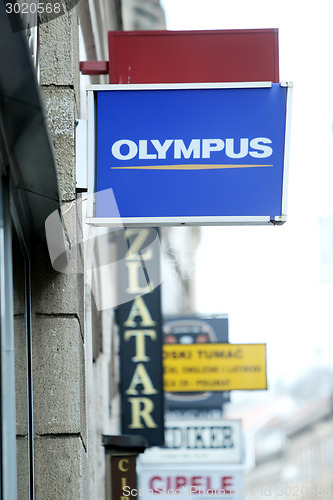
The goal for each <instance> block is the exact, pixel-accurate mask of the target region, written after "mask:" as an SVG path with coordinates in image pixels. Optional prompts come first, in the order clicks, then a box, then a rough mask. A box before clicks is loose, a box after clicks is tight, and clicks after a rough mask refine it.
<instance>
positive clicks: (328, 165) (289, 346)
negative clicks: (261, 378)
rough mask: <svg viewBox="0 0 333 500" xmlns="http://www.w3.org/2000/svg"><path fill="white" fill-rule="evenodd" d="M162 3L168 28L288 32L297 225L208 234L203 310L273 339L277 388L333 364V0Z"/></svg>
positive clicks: (237, 336) (291, 214)
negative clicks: (324, 250) (327, 252)
mask: <svg viewBox="0 0 333 500" xmlns="http://www.w3.org/2000/svg"><path fill="white" fill-rule="evenodd" d="M162 3H163V5H164V8H165V10H166V15H167V29H172V30H173V29H175V30H182V29H239V28H279V46H280V79H281V81H285V80H287V81H292V82H293V83H294V89H293V106H292V131H291V154H290V174H289V194H288V221H287V222H286V224H284V225H283V226H282V227H219V228H205V229H203V233H202V234H203V236H202V242H201V246H200V249H199V252H198V254H197V265H198V268H197V269H198V270H197V289H198V291H197V308H198V310H199V312H203V313H228V314H229V318H230V341H231V342H232V343H256V342H264V343H267V354H268V379H269V383H270V385H274V382H275V381H276V380H277V379H283V380H284V381H285V382H292V381H293V380H294V378H295V377H298V376H299V375H300V374H301V373H302V372H303V371H304V370H306V369H307V367H309V366H313V365H314V364H318V363H319V362H320V363H322V364H323V363H331V364H332V366H333V348H332V346H333V342H332V333H333V307H332V305H333V283H332V282H330V283H326V284H323V283H321V281H320V239H319V225H318V217H319V216H324V215H333V196H332V191H333V64H332V58H333V2H332V0H318V1H317V2H310V1H307V0H305V1H304V0H303V1H301V0H287V1H286V0H280V1H279V2H277V1H276V0H275V1H271V0H204V1H203V0H163V2H162ZM332 231H333V228H332ZM332 259H333V248H332Z"/></svg>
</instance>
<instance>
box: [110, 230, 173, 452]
mask: <svg viewBox="0 0 333 500" xmlns="http://www.w3.org/2000/svg"><path fill="white" fill-rule="evenodd" d="M124 235H125V236H124V238H122V239H120V241H119V243H118V263H119V265H118V289H119V296H121V297H122V302H123V303H122V304H121V305H119V306H118V312H117V322H118V325H119V337H120V392H121V421H122V433H123V434H136V435H141V436H143V437H144V438H145V439H146V440H147V442H148V444H149V445H150V446H159V445H163V444H164V395H163V370H162V320H161V291H160V285H159V283H160V245H159V239H158V233H157V231H156V229H145V228H144V229H139V228H135V229H134V228H133V229H132V228H128V229H125V232H124Z"/></svg>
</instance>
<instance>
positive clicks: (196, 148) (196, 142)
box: [174, 139, 200, 159]
mask: <svg viewBox="0 0 333 500" xmlns="http://www.w3.org/2000/svg"><path fill="white" fill-rule="evenodd" d="M182 154H183V156H184V158H190V157H191V155H192V154H193V158H200V139H192V141H191V142H190V145H189V147H188V148H186V146H185V144H184V141H182V140H181V139H176V140H175V154H174V157H175V159H179V158H181V155H182Z"/></svg>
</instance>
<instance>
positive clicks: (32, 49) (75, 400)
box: [0, 0, 164, 500]
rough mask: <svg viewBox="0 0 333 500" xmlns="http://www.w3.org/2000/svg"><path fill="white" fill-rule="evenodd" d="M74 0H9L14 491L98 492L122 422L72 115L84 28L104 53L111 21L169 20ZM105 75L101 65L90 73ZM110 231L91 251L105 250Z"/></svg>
mask: <svg viewBox="0 0 333 500" xmlns="http://www.w3.org/2000/svg"><path fill="white" fill-rule="evenodd" d="M76 3H77V2H72V3H71V2H61V1H60V2H57V3H55V4H49V8H48V10H46V7H45V11H44V8H42V7H41V6H40V5H39V7H38V9H37V4H36V3H34V2H28V4H21V3H16V4H11V5H12V7H8V5H9V4H7V6H5V4H2V6H1V16H0V22H1V26H0V48H1V54H2V65H1V68H0V140H1V141H0V173H1V196H0V222H1V224H0V259H1V262H0V280H1V281H0V284H1V286H0V297H1V301H0V305H1V322H0V331H1V423H2V434H1V498H3V499H6V500H15V499H16V498H18V499H22V500H23V499H30V498H36V499H43V500H45V499H48V500H52V499H62V500H65V499H70V500H73V499H75V500H79V499H88V498H94V499H104V498H105V454H104V448H103V445H102V435H103V434H119V433H120V429H119V389H118V386H117V380H118V364H117V363H118V361H117V345H115V344H116V337H113V336H112V332H113V331H114V330H115V328H116V327H115V321H114V308H113V307H110V306H109V307H107V308H105V309H104V312H103V313H102V312H101V309H100V308H99V307H98V306H97V305H96V301H95V297H94V294H93V293H92V290H93V288H94V286H97V287H99V286H102V285H101V284H100V283H98V284H97V285H96V283H95V284H93V283H92V281H91V279H93V280H95V279H96V276H97V277H98V273H97V274H96V273H95V274H93V275H92V274H89V272H86V260H88V261H89V255H88V256H86V255H85V252H86V251H87V252H88V253H89V251H91V248H90V247H89V245H87V247H85V245H83V244H82V242H83V241H84V239H85V238H86V237H89V235H88V233H86V232H85V231H86V230H85V228H84V227H83V224H82V219H81V217H80V215H81V208H80V207H81V206H82V201H83V200H84V197H85V194H84V192H82V191H84V190H82V189H81V186H78V184H77V178H78V171H79V170H80V165H79V164H78V160H77V155H76V153H77V151H76V150H77V141H78V134H77V127H78V120H79V119H80V118H82V116H83V111H82V109H83V110H84V105H82V104H83V103H82V95H84V94H82V92H80V73H79V62H80V55H79V53H80V49H79V38H81V44H82V46H84V50H85V53H86V57H87V59H93V60H97V59H99V60H106V59H107V31H108V30H120V29H123V28H124V27H126V29H133V27H135V28H137V29H139V28H140V27H148V25H149V27H152V28H155V29H156V28H163V27H164V24H163V23H164V16H163V11H162V9H161V7H160V5H159V2H157V1H154V2H149V1H147V2H140V5H134V4H133V5H132V4H128V3H126V2H124V4H123V8H122V5H121V3H120V2H119V1H118V0H114V1H112V2H106V1H105V2H89V1H85V0H81V1H80V2H79V5H76ZM23 5H28V7H27V9H28V13H26V12H24V11H23ZM139 6H140V8H139ZM141 7H142V8H141ZM55 9H57V10H55ZM147 23H148V24H147ZM97 81H101V82H102V81H105V78H104V80H103V77H101V78H99V77H95V78H92V79H91V82H94V83H96V82H97ZM81 87H82V81H81ZM78 187H80V189H78ZM73 207H74V209H73ZM45 221H48V222H47V224H46V226H45ZM94 237H95V236H94ZM107 238H108V239H110V241H111V240H112V237H110V236H107ZM102 239H103V238H102ZM104 243H105V239H104ZM104 243H103V244H101V245H100V248H98V250H97V252H93V256H91V258H92V260H95V261H97V263H98V259H100V258H103V255H102V254H103V250H102V248H103V246H104ZM111 243H112V241H111ZM111 247H112V244H111ZM95 267H98V265H96V266H95ZM91 276H92V278H91ZM106 287H107V288H108V287H109V288H110V290H111V291H110V293H111V294H112V286H110V285H109V284H106Z"/></svg>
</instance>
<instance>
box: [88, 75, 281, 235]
mask: <svg viewBox="0 0 333 500" xmlns="http://www.w3.org/2000/svg"><path fill="white" fill-rule="evenodd" d="M88 93H89V96H90V97H89V123H88V127H89V130H88V133H89V138H88V157H89V163H90V166H89V177H90V179H89V192H90V194H92V195H93V196H90V199H91V200H90V205H89V208H88V218H90V223H96V224H105V225H107V224H121V223H122V224H124V225H136V224H141V225H145V226H147V225H154V226H161V225H178V224H200V225H203V224H233V223H234V224H237V223H242V224H245V223H250V224H251V223H257V224H262V223H268V222H272V223H280V222H284V221H285V219H286V184H287V166H286V157H287V151H288V144H287V142H288V141H287V139H286V138H288V124H289V120H288V112H287V110H288V109H289V106H287V101H289V97H290V87H289V86H288V84H285V85H282V84H272V83H270V82H260V83H253V82H252V83H251V82H250V83H237V84H233V83H224V84H222V83H221V84H219V83H211V84H204V83H202V84H155V85H153V84H151V85H106V86H93V87H92V88H91V89H90V90H89V91H88ZM110 193H112V195H110ZM113 197H114V198H113ZM114 200H115V203H114Z"/></svg>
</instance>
